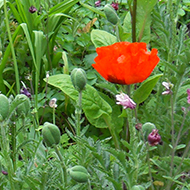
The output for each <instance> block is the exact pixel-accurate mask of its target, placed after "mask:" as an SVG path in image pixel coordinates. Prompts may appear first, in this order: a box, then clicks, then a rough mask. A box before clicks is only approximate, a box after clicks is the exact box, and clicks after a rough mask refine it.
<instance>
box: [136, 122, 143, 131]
mask: <svg viewBox="0 0 190 190" xmlns="http://www.w3.org/2000/svg"><path fill="white" fill-rule="evenodd" d="M135 129H136V130H138V131H140V130H141V129H142V123H137V124H136V125H135Z"/></svg>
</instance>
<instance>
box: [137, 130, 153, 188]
mask: <svg viewBox="0 0 190 190" xmlns="http://www.w3.org/2000/svg"><path fill="white" fill-rule="evenodd" d="M140 132H141V136H142V137H143V141H144V144H145V146H146V150H147V161H148V173H149V178H150V180H151V190H154V185H153V183H152V182H153V180H152V172H151V165H150V154H149V150H150V146H149V144H148V143H147V141H146V139H145V137H144V135H143V132H142V130H141V131H140Z"/></svg>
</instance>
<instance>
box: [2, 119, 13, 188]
mask: <svg viewBox="0 0 190 190" xmlns="http://www.w3.org/2000/svg"><path fill="white" fill-rule="evenodd" d="M0 125H1V152H2V154H3V158H4V163H5V164H6V165H5V167H6V169H7V172H8V180H9V183H10V189H11V190H15V186H14V182H13V175H14V169H13V164H12V161H11V158H10V148H9V141H8V137H7V131H6V129H7V125H6V123H3V122H1V123H0Z"/></svg>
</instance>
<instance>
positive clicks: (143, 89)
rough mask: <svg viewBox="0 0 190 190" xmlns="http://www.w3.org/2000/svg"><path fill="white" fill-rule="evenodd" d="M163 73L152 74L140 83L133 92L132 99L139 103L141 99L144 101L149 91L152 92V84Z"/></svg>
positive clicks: (153, 84) (154, 83)
mask: <svg viewBox="0 0 190 190" xmlns="http://www.w3.org/2000/svg"><path fill="white" fill-rule="evenodd" d="M162 75H163V74H157V75H154V76H151V77H149V78H148V79H147V80H146V81H145V82H143V83H142V84H141V86H140V87H139V88H138V89H137V90H136V91H135V92H134V94H133V100H134V101H135V102H136V103H137V104H140V103H142V102H143V101H145V100H146V99H147V98H148V96H149V95H150V93H151V92H152V90H153V88H154V86H155V85H156V83H157V82H158V79H159V78H160V77H161V76H162Z"/></svg>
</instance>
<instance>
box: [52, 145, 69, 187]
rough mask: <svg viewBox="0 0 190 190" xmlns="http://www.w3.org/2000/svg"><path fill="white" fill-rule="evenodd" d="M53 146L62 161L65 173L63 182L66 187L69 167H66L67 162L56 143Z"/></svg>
mask: <svg viewBox="0 0 190 190" xmlns="http://www.w3.org/2000/svg"><path fill="white" fill-rule="evenodd" d="M53 148H54V149H55V152H56V154H57V156H58V157H59V160H60V162H61V166H62V169H63V175H64V177H62V182H63V184H65V188H66V187H67V168H66V165H65V162H64V160H63V157H62V155H61V153H60V151H59V149H58V147H57V146H56V145H54V147H53Z"/></svg>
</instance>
